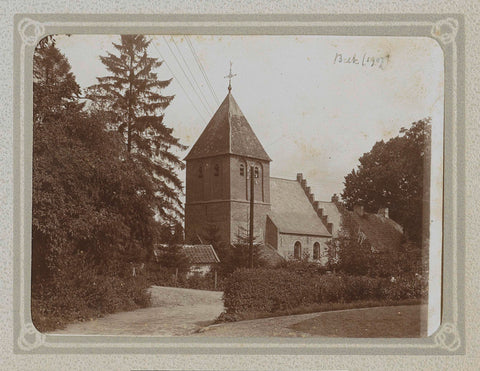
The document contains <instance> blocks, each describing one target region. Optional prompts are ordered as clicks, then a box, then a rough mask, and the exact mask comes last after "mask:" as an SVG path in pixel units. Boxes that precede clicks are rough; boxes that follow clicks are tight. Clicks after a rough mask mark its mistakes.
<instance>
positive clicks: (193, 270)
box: [182, 245, 220, 276]
mask: <svg viewBox="0 0 480 371" xmlns="http://www.w3.org/2000/svg"><path fill="white" fill-rule="evenodd" d="M182 251H183V252H184V253H185V255H186V256H187V258H188V260H189V261H190V271H189V272H188V274H187V275H188V276H191V275H194V274H200V275H204V274H206V273H208V272H209V271H210V270H211V269H212V267H213V266H214V265H215V264H217V263H220V259H219V258H218V255H217V253H216V252H215V249H214V248H213V246H212V245H182Z"/></svg>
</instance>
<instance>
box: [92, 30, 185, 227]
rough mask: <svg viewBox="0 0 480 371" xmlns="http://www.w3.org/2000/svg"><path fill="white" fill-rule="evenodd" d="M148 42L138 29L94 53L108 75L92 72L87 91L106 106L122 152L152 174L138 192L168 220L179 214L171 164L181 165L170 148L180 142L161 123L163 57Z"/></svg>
mask: <svg viewBox="0 0 480 371" xmlns="http://www.w3.org/2000/svg"><path fill="white" fill-rule="evenodd" d="M150 42H151V40H148V39H147V38H146V37H145V36H143V35H123V36H121V42H120V43H118V44H117V43H113V46H114V48H115V50H116V54H114V53H110V52H107V55H106V56H101V57H100V59H101V61H102V63H103V64H104V65H105V67H106V68H107V70H108V71H109V72H110V75H108V76H104V77H99V78H97V80H98V84H96V85H94V86H92V87H90V88H89V93H88V97H89V98H90V99H92V100H93V101H94V102H96V103H97V107H102V109H104V110H107V111H108V113H109V117H110V127H112V128H114V129H116V130H118V131H119V132H120V133H121V134H122V135H123V137H124V138H125V142H126V143H125V144H126V151H127V153H128V157H130V159H131V160H132V161H134V162H136V163H137V164H138V165H140V166H141V167H142V168H143V170H144V171H145V173H146V174H147V175H148V176H149V177H151V178H152V179H153V180H154V181H153V182H152V184H153V185H154V186H153V188H148V189H142V190H139V192H142V193H144V194H145V196H146V197H147V198H148V199H149V203H150V204H151V206H152V208H153V209H154V210H155V211H156V212H157V213H158V214H159V215H160V216H161V217H162V219H164V220H172V219H175V218H178V217H181V216H182V204H181V201H180V198H179V197H180V195H181V194H182V182H181V180H180V179H179V178H178V175H177V174H176V170H177V169H183V168H184V164H183V162H182V161H181V160H180V159H179V158H178V157H177V156H176V155H175V154H174V153H173V152H172V149H173V148H177V149H184V148H185V147H184V146H183V145H182V144H181V143H180V142H179V139H178V138H175V137H174V136H173V135H172V132H173V129H171V128H169V127H167V126H166V125H165V124H164V111H165V109H166V108H167V107H168V105H169V104H170V102H171V101H172V99H173V98H174V97H173V96H166V95H162V93H161V92H162V90H163V89H164V88H166V87H167V86H168V85H169V84H170V82H171V79H170V80H159V79H158V78H157V73H156V72H155V71H156V69H158V68H159V67H160V66H161V65H162V63H163V62H162V61H158V60H157V59H156V58H153V57H149V56H148V51H147V49H148V46H149V44H150Z"/></svg>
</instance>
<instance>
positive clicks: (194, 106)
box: [152, 42, 206, 122]
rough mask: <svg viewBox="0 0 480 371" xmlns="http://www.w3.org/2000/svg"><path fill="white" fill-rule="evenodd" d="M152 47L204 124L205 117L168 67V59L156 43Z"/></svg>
mask: <svg viewBox="0 0 480 371" xmlns="http://www.w3.org/2000/svg"><path fill="white" fill-rule="evenodd" d="M152 45H153V46H154V47H155V50H156V51H157V53H158V55H159V56H160V58H161V59H162V60H163V62H164V63H165V65H166V66H167V68H168V70H169V71H170V73H171V74H172V76H173V78H174V79H175V80H176V82H177V83H178V85H180V88H181V89H182V90H183V92H184V93H185V96H186V97H187V99H188V100H189V102H190V104H191V105H192V107H193V108H194V109H195V111H197V113H198V115H199V116H200V118H201V119H202V121H203V122H205V121H206V120H205V118H204V117H203V115H202V114H201V113H200V110H199V109H198V108H197V106H196V105H195V103H193V101H192V99H191V98H190V95H189V94H188V93H187V91H186V90H185V88H184V87H183V85H182V83H181V82H180V80H179V79H177V78H176V76H175V74H174V73H173V71H172V69H171V68H170V66H169V65H168V63H167V61H166V59H165V58H164V57H163V55H162V53H160V50H159V49H158V47H157V45H155V42H153V43H152Z"/></svg>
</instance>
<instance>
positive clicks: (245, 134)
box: [185, 85, 271, 243]
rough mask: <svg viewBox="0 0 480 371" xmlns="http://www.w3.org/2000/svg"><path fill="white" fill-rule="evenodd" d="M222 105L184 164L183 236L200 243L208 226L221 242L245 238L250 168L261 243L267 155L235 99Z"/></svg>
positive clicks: (266, 206)
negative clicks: (251, 169)
mask: <svg viewBox="0 0 480 371" xmlns="http://www.w3.org/2000/svg"><path fill="white" fill-rule="evenodd" d="M228 90H229V91H228V94H227V96H226V97H225V99H224V101H223V102H222V104H221V105H220V107H219V108H218V110H217V111H216V112H215V114H214V115H213V117H212V119H211V120H210V122H209V123H208V125H207V126H206V127H205V129H204V131H203V132H202V134H201V135H200V137H199V138H198V140H197V141H196V143H195V144H194V145H193V147H192V148H191V150H190V152H189V153H188V155H187V156H186V157H185V161H186V202H185V237H186V239H187V242H192V241H195V240H197V241H198V237H200V239H203V238H204V237H205V235H206V234H207V233H208V232H207V230H208V229H209V228H211V226H213V225H214V226H216V227H217V228H218V236H219V237H220V239H221V241H223V242H227V243H235V242H237V241H238V237H239V236H243V237H246V236H248V226H249V211H250V204H249V203H250V176H252V174H250V168H251V167H252V166H253V168H254V171H253V172H254V173H253V176H254V178H255V187H254V235H255V237H257V239H256V241H257V242H262V241H264V234H265V224H266V215H267V212H268V211H269V210H270V161H271V159H270V157H269V156H268V155H267V153H266V152H265V150H264V148H263V146H262V144H261V143H260V141H259V140H258V138H257V136H256V135H255V133H254V132H253V130H252V128H251V127H250V125H249V123H248V122H247V120H246V118H245V116H244V115H243V113H242V111H241V110H240V107H239V106H238V104H237V102H236V101H235V99H234V98H233V95H232V92H231V85H229V89H228Z"/></svg>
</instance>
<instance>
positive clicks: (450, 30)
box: [431, 18, 458, 45]
mask: <svg viewBox="0 0 480 371" xmlns="http://www.w3.org/2000/svg"><path fill="white" fill-rule="evenodd" d="M457 33H458V20H457V19H455V18H447V19H441V20H439V21H437V22H435V24H434V25H433V26H432V30H431V34H432V36H433V37H434V38H435V39H437V40H440V42H441V43H442V44H443V45H447V44H451V43H452V42H454V41H455V38H456V37H457Z"/></svg>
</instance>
